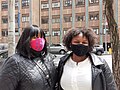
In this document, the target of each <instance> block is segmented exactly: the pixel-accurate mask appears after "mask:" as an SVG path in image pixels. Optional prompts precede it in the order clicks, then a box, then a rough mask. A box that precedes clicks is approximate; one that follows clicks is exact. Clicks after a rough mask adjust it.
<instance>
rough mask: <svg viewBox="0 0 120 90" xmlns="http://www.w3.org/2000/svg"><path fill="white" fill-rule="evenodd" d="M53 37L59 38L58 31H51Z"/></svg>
mask: <svg viewBox="0 0 120 90" xmlns="http://www.w3.org/2000/svg"><path fill="white" fill-rule="evenodd" d="M52 33H53V36H59V35H60V31H53V32H52Z"/></svg>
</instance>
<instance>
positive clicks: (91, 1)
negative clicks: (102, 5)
mask: <svg viewBox="0 0 120 90" xmlns="http://www.w3.org/2000/svg"><path fill="white" fill-rule="evenodd" d="M89 3H90V4H95V3H99V0H89Z"/></svg>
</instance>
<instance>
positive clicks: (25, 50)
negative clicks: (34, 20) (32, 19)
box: [16, 25, 47, 58]
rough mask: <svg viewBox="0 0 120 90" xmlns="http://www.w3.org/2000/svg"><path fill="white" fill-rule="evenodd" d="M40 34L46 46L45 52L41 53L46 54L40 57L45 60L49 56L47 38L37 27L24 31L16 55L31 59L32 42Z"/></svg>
mask: <svg viewBox="0 0 120 90" xmlns="http://www.w3.org/2000/svg"><path fill="white" fill-rule="evenodd" d="M38 34H40V36H41V37H42V38H44V39H45V45H44V48H43V50H42V51H41V52H42V53H44V54H43V55H41V56H40V57H42V58H43V57H44V56H45V55H47V41H46V38H45V33H44V31H43V30H41V29H40V28H39V27H38V26H37V25H32V26H28V27H26V28H25V29H24V31H23V32H22V35H21V37H20V39H19V41H18V43H17V46H16V53H19V54H20V55H22V56H24V57H26V58H31V50H30V40H31V38H32V37H34V36H36V37H37V36H38Z"/></svg>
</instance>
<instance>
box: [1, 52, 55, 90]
mask: <svg viewBox="0 0 120 90" xmlns="http://www.w3.org/2000/svg"><path fill="white" fill-rule="evenodd" d="M53 59H54V57H53V55H51V54H48V55H47V56H46V58H44V61H43V62H41V60H40V59H39V58H37V59H34V60H29V59H26V58H24V57H22V56H20V55H18V54H15V55H13V56H11V57H9V58H8V59H7V60H6V61H5V62H4V64H3V65H2V67H1V69H0V90H54V86H55V81H56V68H55V66H54V64H53Z"/></svg>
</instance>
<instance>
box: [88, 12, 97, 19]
mask: <svg viewBox="0 0 120 90" xmlns="http://www.w3.org/2000/svg"><path fill="white" fill-rule="evenodd" d="M89 19H90V20H99V14H98V12H97V13H90V14H89Z"/></svg>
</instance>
